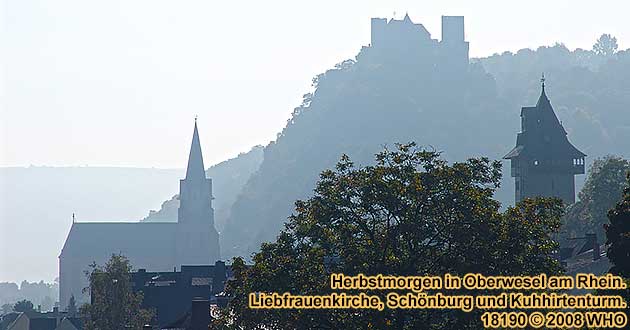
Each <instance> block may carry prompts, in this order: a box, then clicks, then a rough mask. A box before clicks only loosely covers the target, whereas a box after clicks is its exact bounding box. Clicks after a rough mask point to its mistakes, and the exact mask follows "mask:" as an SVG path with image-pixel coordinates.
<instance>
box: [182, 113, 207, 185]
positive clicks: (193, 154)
mask: <svg viewBox="0 0 630 330" xmlns="http://www.w3.org/2000/svg"><path fill="white" fill-rule="evenodd" d="M204 169H205V167H204V166H203V155H202V154H201V143H200V142H199V132H198V130H197V118H196V117H195V130H194V131H193V138H192V143H191V145H190V154H189V155H188V167H187V168H186V179H198V178H204V179H205V177H206V172H205V170H204Z"/></svg>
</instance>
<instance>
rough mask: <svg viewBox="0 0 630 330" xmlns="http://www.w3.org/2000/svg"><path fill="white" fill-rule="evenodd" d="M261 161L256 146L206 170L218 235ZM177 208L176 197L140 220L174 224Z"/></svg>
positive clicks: (177, 198) (259, 150)
mask: <svg viewBox="0 0 630 330" xmlns="http://www.w3.org/2000/svg"><path fill="white" fill-rule="evenodd" d="M262 160H263V147H262V146H255V147H253V148H252V149H251V150H250V151H248V152H246V153H242V154H239V155H238V156H237V157H234V158H231V159H229V160H226V161H223V162H221V163H219V164H216V165H214V166H212V167H210V168H209V169H208V170H207V171H206V176H207V177H209V178H212V187H213V193H214V196H215V199H214V220H215V226H216V228H217V230H218V231H219V232H220V231H221V230H222V229H223V226H224V224H225V221H226V219H227V218H228V216H229V214H230V208H231V207H232V204H233V203H234V201H235V200H236V198H237V196H238V193H239V192H240V191H241V189H242V187H243V186H244V185H245V183H246V182H247V180H248V179H249V178H250V177H251V175H252V174H253V173H254V172H256V171H257V170H258V167H259V166H260V163H262ZM178 208H179V196H178V195H174V196H173V197H172V198H171V199H169V200H167V201H165V202H164V203H162V206H161V207H160V209H159V210H157V211H153V210H152V211H150V212H149V215H148V216H147V217H145V218H144V219H142V220H141V221H153V222H175V221H177V209H178Z"/></svg>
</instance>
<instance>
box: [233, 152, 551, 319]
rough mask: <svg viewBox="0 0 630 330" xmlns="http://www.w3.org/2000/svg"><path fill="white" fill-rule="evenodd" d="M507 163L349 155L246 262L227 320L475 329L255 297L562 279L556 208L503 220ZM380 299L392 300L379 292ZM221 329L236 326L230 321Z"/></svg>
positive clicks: (517, 210) (510, 214) (421, 315)
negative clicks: (399, 279)
mask: <svg viewBox="0 0 630 330" xmlns="http://www.w3.org/2000/svg"><path fill="white" fill-rule="evenodd" d="M500 168H501V166H500V164H499V163H498V162H491V161H489V160H488V159H487V158H474V159H469V160H467V161H465V162H459V163H454V164H452V165H449V164H448V163H446V162H445V161H444V160H442V159H441V158H440V155H439V153H437V152H435V151H427V150H421V149H418V148H417V147H416V146H415V145H414V144H404V145H398V147H397V149H396V150H393V151H392V150H388V149H385V150H384V151H382V152H380V153H378V154H377V155H376V164H375V165H373V166H365V167H356V166H355V165H354V164H353V163H352V162H351V161H350V158H349V157H348V156H343V157H342V158H341V160H340V161H339V162H338V164H337V166H336V169H335V170H327V171H324V172H323V173H322V174H321V176H320V180H319V182H318V183H317V186H316V188H315V194H314V196H312V197H311V198H309V199H307V200H301V201H298V202H296V204H295V206H296V207H295V212H294V214H293V215H291V216H290V217H289V221H288V223H287V224H286V226H285V229H284V230H283V231H282V232H281V233H280V235H279V236H278V238H277V240H276V241H275V242H272V243H264V244H263V245H262V247H261V250H260V252H259V253H256V254H255V256H254V258H253V260H254V265H253V266H252V267H251V268H245V267H244V266H243V263H242V261H240V260H238V261H237V262H235V267H234V270H235V273H234V278H235V279H234V280H233V281H231V282H230V283H229V284H228V287H227V293H228V295H229V296H230V298H231V299H232V300H231V302H230V304H229V308H228V310H227V311H225V315H227V316H228V317H226V318H224V320H225V319H229V322H227V324H229V325H231V326H232V327H233V328H237V329H355V328H359V329H368V328H370V327H372V328H374V329H385V328H392V329H476V328H478V327H479V326H480V325H479V323H478V322H479V315H477V314H476V312H473V313H463V312H458V311H418V310H415V311H408V310H387V309H386V310H384V311H382V312H379V311H371V310H361V311H356V310H290V311H288V310H270V311H261V310H252V309H249V308H247V294H248V293H250V292H281V293H282V292H291V293H294V294H325V293H327V292H330V291H331V290H330V288H329V275H330V273H332V272H341V273H345V274H347V275H356V274H358V273H363V274H366V275H374V274H395V275H442V274H444V273H451V274H460V275H463V274H465V273H469V272H483V273H485V274H488V275H515V274H539V273H542V272H544V273H550V274H555V273H558V272H559V271H560V266H559V265H558V262H557V261H556V260H555V259H554V258H553V257H552V253H553V251H555V249H556V248H557V244H556V243H555V242H554V241H553V239H552V238H551V234H552V233H553V232H555V231H556V230H557V229H558V228H559V226H560V217H561V215H562V212H563V208H562V204H561V202H560V201H559V200H557V199H533V200H532V199H529V200H526V201H524V202H523V203H520V204H518V205H517V206H516V207H512V208H509V209H508V210H507V211H505V212H503V213H501V212H500V211H499V207H500V205H499V202H497V201H496V200H494V199H493V193H494V191H495V190H496V188H497V187H498V186H499V182H500V178H501V172H500ZM374 294H383V293H380V292H379V293H376V292H374ZM222 326H224V327H225V326H226V323H223V324H222Z"/></svg>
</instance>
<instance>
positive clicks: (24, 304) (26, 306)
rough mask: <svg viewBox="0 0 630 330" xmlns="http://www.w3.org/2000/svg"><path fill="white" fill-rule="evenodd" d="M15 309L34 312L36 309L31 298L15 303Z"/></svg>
mask: <svg viewBox="0 0 630 330" xmlns="http://www.w3.org/2000/svg"><path fill="white" fill-rule="evenodd" d="M13 310H14V311H16V312H32V311H35V308H34V307H33V303H32V302H31V301H30V300H26V299H24V300H20V301H18V302H16V303H15V305H13Z"/></svg>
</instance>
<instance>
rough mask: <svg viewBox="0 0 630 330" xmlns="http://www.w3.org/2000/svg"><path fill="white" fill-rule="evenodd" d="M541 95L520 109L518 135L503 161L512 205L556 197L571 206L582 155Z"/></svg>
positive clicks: (542, 93) (579, 172)
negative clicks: (509, 165)
mask: <svg viewBox="0 0 630 330" xmlns="http://www.w3.org/2000/svg"><path fill="white" fill-rule="evenodd" d="M541 82H542V92H541V94H540V97H539V98H538V102H537V103H536V106H535V107H523V108H522V109H521V132H520V133H518V134H517V137H516V147H514V149H512V151H510V152H509V153H508V154H507V155H505V157H503V158H504V159H509V160H510V161H511V163H512V171H511V172H512V177H514V178H515V179H514V180H515V186H516V187H515V199H516V202H518V201H521V200H523V199H524V198H527V197H536V196H542V197H558V198H560V199H562V200H563V201H564V203H565V204H567V205H568V204H573V203H575V177H574V176H575V175H576V174H584V157H586V154H584V153H583V152H581V151H580V150H578V149H577V148H576V147H574V146H573V145H572V144H571V142H569V139H568V138H567V132H566V131H565V130H564V128H563V127H562V124H561V123H560V121H559V120H558V117H556V114H555V113H554V111H553V108H552V106H551V102H549V98H547V94H545V77H544V75H543V78H542V79H541Z"/></svg>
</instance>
